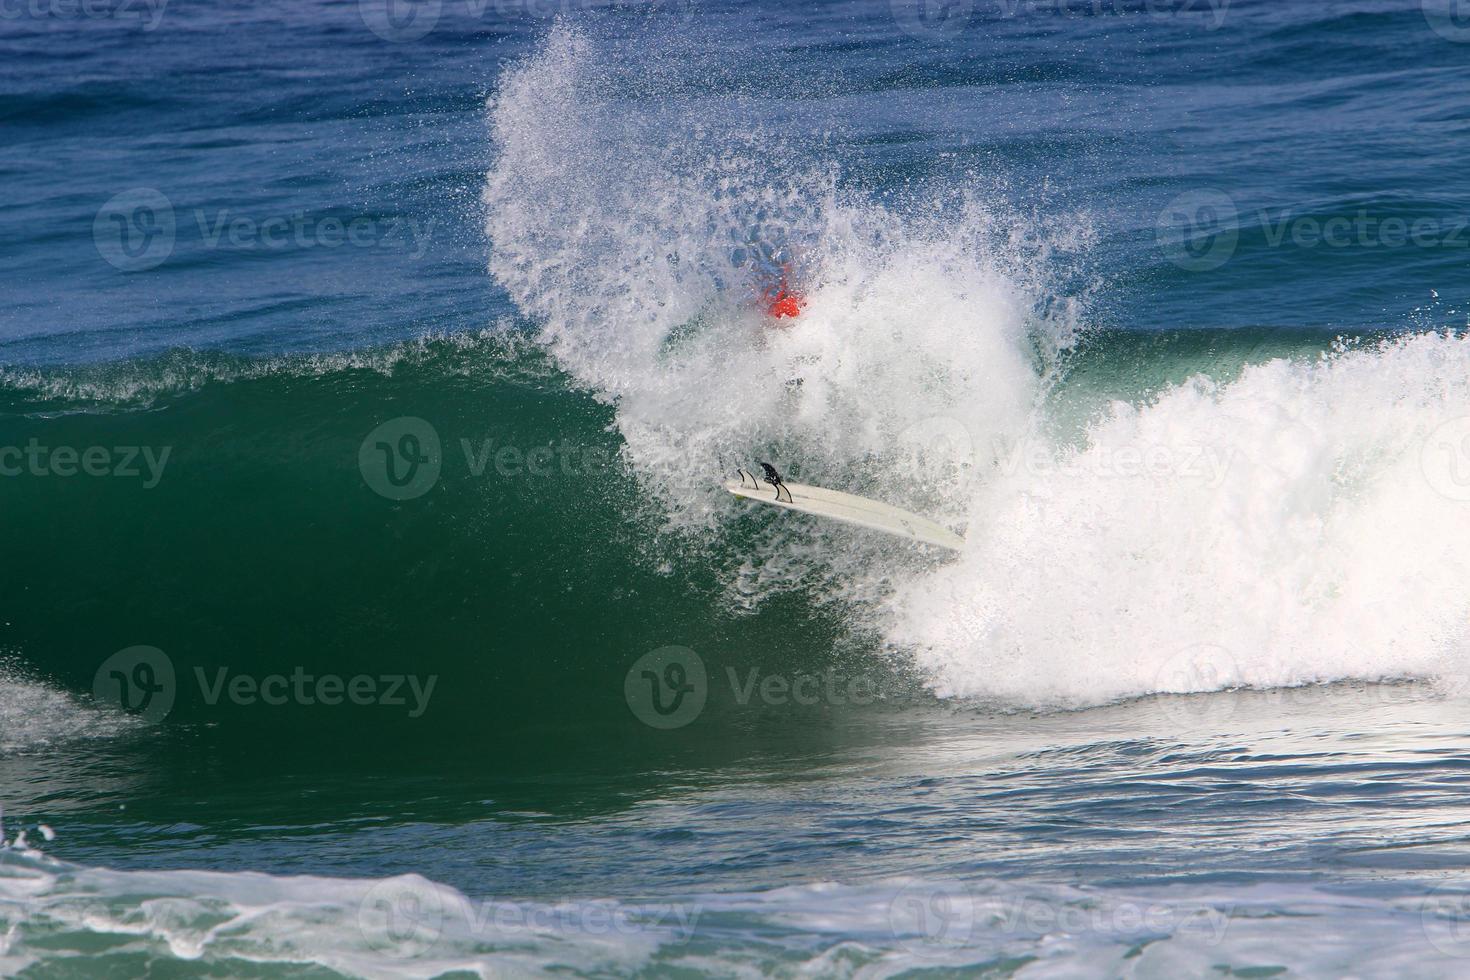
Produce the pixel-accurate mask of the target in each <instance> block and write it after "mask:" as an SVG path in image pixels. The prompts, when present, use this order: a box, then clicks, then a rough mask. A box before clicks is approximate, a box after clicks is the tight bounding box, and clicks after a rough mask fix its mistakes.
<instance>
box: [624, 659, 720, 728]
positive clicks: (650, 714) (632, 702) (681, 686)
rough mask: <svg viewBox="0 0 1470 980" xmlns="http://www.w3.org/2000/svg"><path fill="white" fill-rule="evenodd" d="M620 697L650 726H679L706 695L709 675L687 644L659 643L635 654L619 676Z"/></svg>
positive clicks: (688, 719)
mask: <svg viewBox="0 0 1470 980" xmlns="http://www.w3.org/2000/svg"><path fill="white" fill-rule="evenodd" d="M623 697H624V699H625V700H626V701H627V702H628V708H629V709H630V710H631V711H632V712H633V715H634V717H636V718H637V719H638V720H639V721H641V722H643V723H644V724H645V725H647V726H649V727H650V728H661V729H672V728H683V727H684V726H685V725H687V724H689V723H690V722H692V721H693V720H694V719H696V718H698V717H699V715H700V712H702V711H704V705H705V702H706V701H707V700H708V699H709V675H708V672H707V671H706V670H705V667H704V661H703V660H702V659H701V658H700V656H699V654H697V653H695V652H694V651H693V650H691V649H689V648H688V647H677V646H669V647H659V648H658V649H657V650H653V651H651V652H649V653H645V654H644V655H643V656H641V657H639V658H638V660H637V661H636V662H635V663H634V664H633V666H632V667H630V668H628V674H627V676H626V677H625V678H623Z"/></svg>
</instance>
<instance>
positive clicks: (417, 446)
mask: <svg viewBox="0 0 1470 980" xmlns="http://www.w3.org/2000/svg"><path fill="white" fill-rule="evenodd" d="M456 445H457V448H458V450H459V454H460V455H461V456H462V457H463V459H464V467H465V471H466V472H467V473H468V474H469V475H470V476H471V477H474V478H477V479H478V478H483V477H485V476H486V475H487V474H488V473H490V472H492V471H493V472H494V473H495V475H497V476H499V477H503V478H518V477H532V478H537V477H551V476H579V475H583V474H602V473H606V472H607V471H608V469H609V468H611V467H612V466H613V462H614V457H615V454H614V453H613V452H611V451H610V450H608V449H606V448H603V447H600V446H579V445H574V444H573V443H571V442H568V441H567V440H565V439H563V440H561V441H560V442H556V443H544V444H542V445H538V446H530V447H522V446H517V445H514V444H512V443H506V442H500V441H497V440H496V439H493V438H474V439H470V438H460V439H458V440H456ZM456 458H458V457H456ZM444 465H445V454H444V451H443V443H442V441H441V439H440V438H439V430H438V429H437V428H435V427H434V426H433V425H432V424H431V423H429V422H428V421H426V420H424V419H421V418H419V417H418V416H414V415H405V416H401V417H399V418H396V419H389V420H388V421H387V422H384V423H383V424H382V425H379V426H377V427H376V428H374V429H373V430H372V431H371V432H369V433H368V434H367V435H366V436H365V437H364V438H363V440H362V444H361V445H360V446H359V447H358V450H357V467H358V470H359V471H360V472H361V473H362V480H363V482H364V483H365V484H367V486H368V489H370V490H372V491H373V492H374V493H376V494H378V495H379V496H382V497H387V498H388V499H389V500H412V499H414V498H415V497H422V496H423V495H424V494H426V493H428V492H429V491H430V490H432V489H434V486H435V485H436V484H437V483H438V482H439V478H440V476H441V475H442V474H443V472H444Z"/></svg>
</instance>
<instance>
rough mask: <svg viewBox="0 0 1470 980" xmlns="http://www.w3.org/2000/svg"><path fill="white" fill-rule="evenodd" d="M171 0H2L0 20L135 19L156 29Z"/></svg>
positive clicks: (148, 27) (149, 27)
mask: <svg viewBox="0 0 1470 980" xmlns="http://www.w3.org/2000/svg"><path fill="white" fill-rule="evenodd" d="M168 4H169V0H0V21H16V20H32V21H44V20H50V21H77V20H115V21H120V22H124V23H125V22H127V21H136V22H137V23H138V24H139V25H141V27H142V29H143V30H144V31H152V30H155V29H157V27H158V25H159V24H161V23H162V22H163V12H164V10H165V9H166V8H167V7H168Z"/></svg>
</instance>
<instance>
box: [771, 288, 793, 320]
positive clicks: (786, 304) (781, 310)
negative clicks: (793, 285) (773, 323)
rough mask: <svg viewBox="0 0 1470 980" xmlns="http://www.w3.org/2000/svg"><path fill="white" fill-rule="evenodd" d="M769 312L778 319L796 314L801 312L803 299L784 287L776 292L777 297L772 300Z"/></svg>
mask: <svg viewBox="0 0 1470 980" xmlns="http://www.w3.org/2000/svg"><path fill="white" fill-rule="evenodd" d="M767 312H769V313H770V314H771V316H773V317H776V318H777V319H780V318H781V317H783V316H796V315H798V314H799V313H801V300H800V299H798V298H797V297H795V296H793V295H791V294H790V293H788V292H787V291H786V290H784V289H783V290H781V291H780V292H778V293H777V294H776V298H775V299H773V300H771V305H770V306H769V307H767Z"/></svg>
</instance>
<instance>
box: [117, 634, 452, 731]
mask: <svg viewBox="0 0 1470 980" xmlns="http://www.w3.org/2000/svg"><path fill="white" fill-rule="evenodd" d="M191 676H192V677H193V679H194V681H195V683H196V684H197V685H198V688H199V697H200V699H201V700H202V701H203V702H204V703H205V704H206V705H208V706H210V707H214V706H215V705H217V704H219V703H220V702H221V701H228V702H229V703H231V704H234V705H237V706H240V707H250V706H252V705H266V706H268V707H281V706H284V705H299V706H304V707H313V706H318V705H320V706H325V707H329V708H332V707H337V706H340V705H355V706H358V707H379V708H402V709H405V710H406V711H407V713H408V717H410V718H420V717H422V716H423V714H424V712H425V711H427V710H428V708H429V700H430V699H431V698H432V697H433V696H434V687H435V685H437V684H438V683H439V675H438V674H430V675H429V676H428V677H419V676H418V675H417V674H354V675H352V676H350V677H348V676H344V675H342V674H332V673H327V674H312V673H308V672H307V671H306V669H305V668H304V667H295V668H293V669H292V671H291V672H290V673H289V674H280V673H277V674H266V675H264V676H261V675H257V674H249V673H242V672H238V671H232V670H231V669H230V668H229V667H217V668H215V669H214V670H213V671H206V670H205V669H204V668H203V667H195V668H193V670H192V671H191ZM179 688H180V684H179V680H178V674H177V672H176V671H175V669H174V663H173V660H172V659H171V658H169V656H168V655H167V654H165V653H164V652H163V651H162V650H160V649H158V648H157V647H149V646H135V647H128V648H127V649H126V650H120V651H118V652H117V653H115V654H113V655H112V656H110V657H108V658H107V660H105V661H104V662H103V663H102V666H100V667H98V668H97V673H96V674H95V675H94V676H93V678H92V694H93V697H95V698H96V699H97V701H98V703H100V704H108V705H112V706H113V707H116V708H120V709H121V710H122V711H124V712H126V713H127V714H130V715H133V716H135V717H139V718H142V719H144V720H145V721H150V722H157V721H162V720H163V719H164V717H165V716H166V715H168V713H169V712H170V711H172V710H173V708H174V704H175V702H176V699H177V697H178V694H179Z"/></svg>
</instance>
